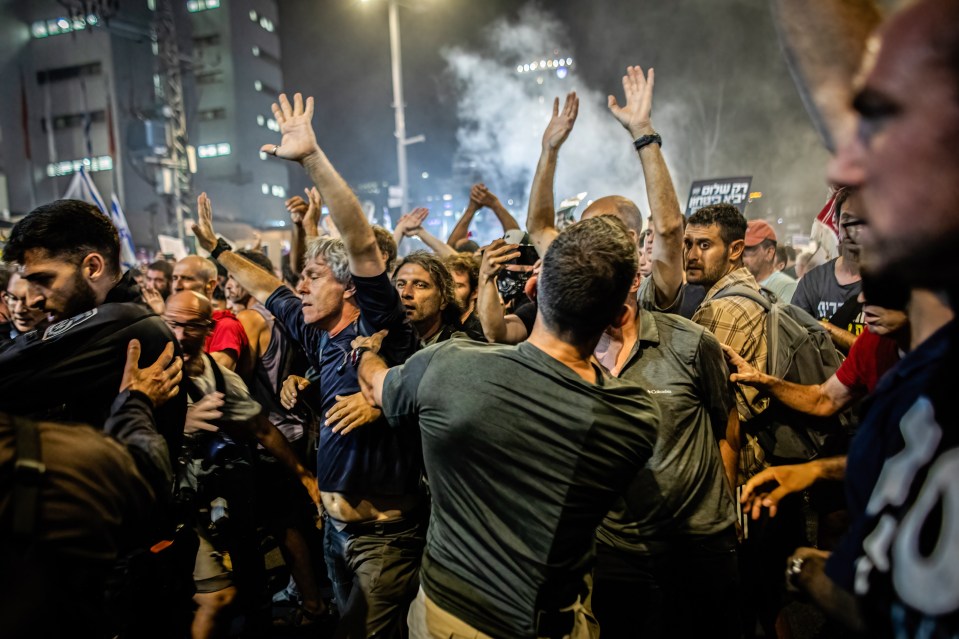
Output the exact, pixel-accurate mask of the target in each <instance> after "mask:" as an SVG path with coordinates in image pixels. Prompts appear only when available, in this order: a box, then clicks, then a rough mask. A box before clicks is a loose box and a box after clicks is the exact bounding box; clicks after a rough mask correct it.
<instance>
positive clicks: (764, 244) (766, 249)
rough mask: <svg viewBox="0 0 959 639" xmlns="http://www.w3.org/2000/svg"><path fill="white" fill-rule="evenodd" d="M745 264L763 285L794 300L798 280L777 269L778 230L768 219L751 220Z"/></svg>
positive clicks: (787, 299) (747, 233)
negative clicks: (775, 229)
mask: <svg viewBox="0 0 959 639" xmlns="http://www.w3.org/2000/svg"><path fill="white" fill-rule="evenodd" d="M743 264H744V265H745V266H746V268H747V269H749V272H750V273H752V274H753V277H755V278H756V281H757V282H758V283H759V285H760V286H761V287H763V288H765V289H767V290H770V291H772V292H773V293H775V294H776V297H778V298H779V299H781V300H782V301H784V302H786V303H789V302H790V301H791V300H792V297H793V293H795V292H796V286H797V284H798V282H796V280H794V279H793V278H791V277H789V276H788V275H786V274H785V273H783V272H782V271H777V270H776V231H774V230H773V227H772V226H770V224H769V222H767V221H766V220H749V223H748V224H747V226H746V248H745V249H744V250H743Z"/></svg>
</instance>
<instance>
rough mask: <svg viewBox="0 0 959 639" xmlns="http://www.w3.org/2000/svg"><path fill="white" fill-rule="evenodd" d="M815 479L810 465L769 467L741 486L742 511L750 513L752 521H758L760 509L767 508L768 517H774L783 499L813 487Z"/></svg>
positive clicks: (814, 473)
mask: <svg viewBox="0 0 959 639" xmlns="http://www.w3.org/2000/svg"><path fill="white" fill-rule="evenodd" d="M816 477H817V475H816V472H815V469H814V468H813V466H812V464H810V463H805V464H794V465H790V466H770V467H769V468H766V469H764V470H763V471H762V472H760V473H759V474H757V475H754V476H753V477H751V478H750V479H749V481H747V482H746V485H745V486H743V492H742V496H741V497H740V501H741V502H742V503H743V505H744V506H743V510H744V511H746V512H749V513H751V516H752V518H753V519H759V515H760V514H761V513H762V509H763V508H768V509H769V516H770V517H775V516H776V511H777V509H778V508H779V502H780V501H781V500H782V498H783V497H785V496H786V495H790V494H792V493H798V492H800V491H802V490H806V489H807V488H809V487H810V486H812V485H813V483H814V482H815V481H816Z"/></svg>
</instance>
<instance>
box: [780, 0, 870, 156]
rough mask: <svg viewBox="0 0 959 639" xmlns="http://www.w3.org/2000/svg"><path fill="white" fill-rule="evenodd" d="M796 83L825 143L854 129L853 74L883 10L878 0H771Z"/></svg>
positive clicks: (833, 148) (830, 146)
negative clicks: (877, 2)
mask: <svg viewBox="0 0 959 639" xmlns="http://www.w3.org/2000/svg"><path fill="white" fill-rule="evenodd" d="M771 4H772V10H773V22H774V24H775V26H776V31H777V32H778V33H779V42H780V44H781V45H782V48H783V54H784V55H785V57H786V63H787V64H788V66H789V70H790V71H791V72H792V75H793V79H794V80H795V82H796V87H797V88H798V89H799V94H800V96H801V97H802V99H803V103H804V104H805V106H806V111H807V112H808V113H809V116H810V118H812V121H813V125H814V126H815V127H816V129H817V130H818V131H819V134H820V136H822V139H823V142H824V143H825V145H826V148H827V149H829V151H830V152H835V151H836V146H837V144H838V141H840V140H843V139H846V138H847V137H848V136H849V135H851V134H852V133H853V130H854V128H855V116H854V113H853V110H852V96H853V88H852V86H853V78H854V77H855V75H856V73H857V72H858V71H859V68H860V66H861V64H862V58H863V53H864V52H865V51H866V42H867V40H868V39H869V36H870V34H871V33H872V32H873V31H874V30H875V29H876V27H878V26H879V23H880V21H881V20H882V15H881V13H880V11H879V7H878V6H877V5H876V3H875V2H874V0H817V1H816V2H809V1H808V0H771Z"/></svg>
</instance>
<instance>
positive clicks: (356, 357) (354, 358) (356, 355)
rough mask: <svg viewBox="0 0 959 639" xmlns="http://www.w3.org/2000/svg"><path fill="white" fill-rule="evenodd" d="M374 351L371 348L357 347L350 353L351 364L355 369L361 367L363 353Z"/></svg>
mask: <svg viewBox="0 0 959 639" xmlns="http://www.w3.org/2000/svg"><path fill="white" fill-rule="evenodd" d="M372 352H373V349H372V348H370V347H369V346H357V347H356V348H354V349H353V352H352V353H350V363H351V364H352V365H353V368H357V367H359V365H360V360H361V359H363V353H372Z"/></svg>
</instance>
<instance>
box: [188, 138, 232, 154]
mask: <svg viewBox="0 0 959 639" xmlns="http://www.w3.org/2000/svg"><path fill="white" fill-rule="evenodd" d="M232 152H233V149H232V148H231V147H230V143H229V142H218V143H216V144H201V145H200V146H198V147H196V155H197V157H199V158H218V157H223V156H224V155H230V153H232Z"/></svg>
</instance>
